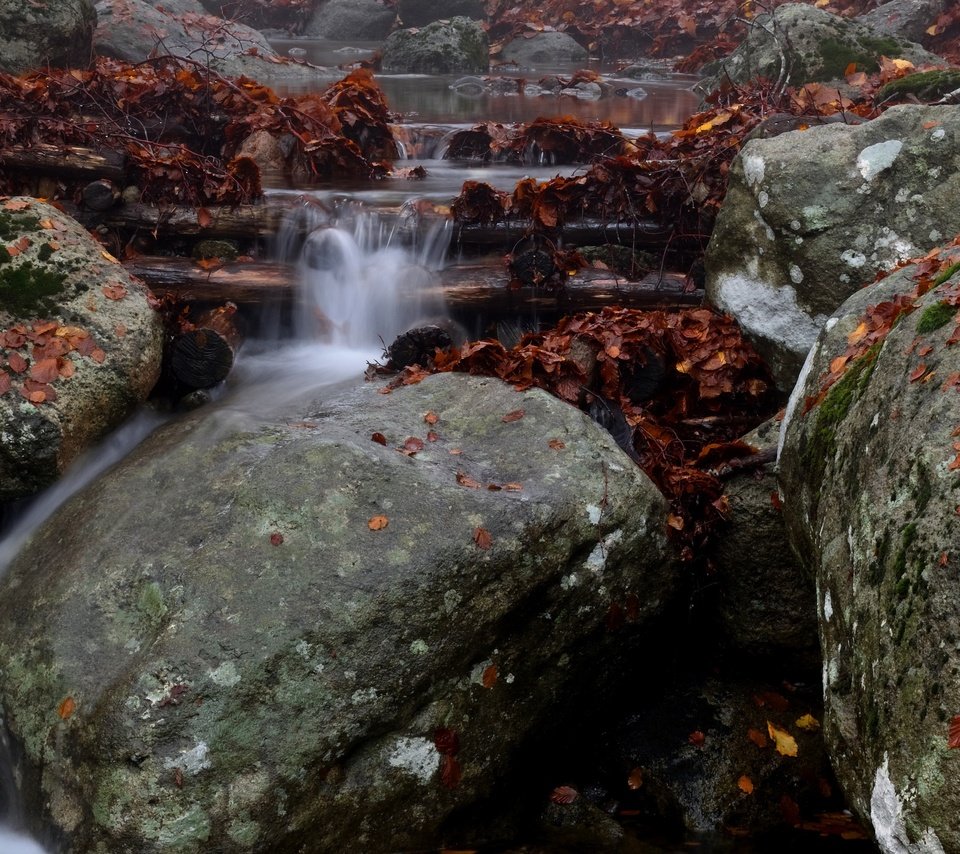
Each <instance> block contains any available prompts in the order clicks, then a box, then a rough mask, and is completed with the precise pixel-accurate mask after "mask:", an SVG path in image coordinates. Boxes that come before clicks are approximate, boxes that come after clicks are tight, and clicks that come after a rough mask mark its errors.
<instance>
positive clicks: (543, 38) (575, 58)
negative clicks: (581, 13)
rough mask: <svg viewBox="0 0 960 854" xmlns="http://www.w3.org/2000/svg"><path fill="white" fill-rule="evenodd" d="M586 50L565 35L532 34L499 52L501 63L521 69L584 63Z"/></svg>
mask: <svg viewBox="0 0 960 854" xmlns="http://www.w3.org/2000/svg"><path fill="white" fill-rule="evenodd" d="M588 58H589V54H588V53H587V50H586V48H584V47H581V46H580V44H579V43H578V42H577V41H576V40H575V39H574V38H573V36H570V35H568V34H567V33H534V34H533V35H532V36H530V37H529V38H524V37H520V38H515V39H511V40H510V41H508V42H507V43H506V44H505V45H504V46H503V50H501V51H500V59H501V61H503V62H514V63H516V64H517V65H519V66H521V67H522V68H536V67H545V66H553V65H567V64H569V63H571V62H586V61H587V59H588Z"/></svg>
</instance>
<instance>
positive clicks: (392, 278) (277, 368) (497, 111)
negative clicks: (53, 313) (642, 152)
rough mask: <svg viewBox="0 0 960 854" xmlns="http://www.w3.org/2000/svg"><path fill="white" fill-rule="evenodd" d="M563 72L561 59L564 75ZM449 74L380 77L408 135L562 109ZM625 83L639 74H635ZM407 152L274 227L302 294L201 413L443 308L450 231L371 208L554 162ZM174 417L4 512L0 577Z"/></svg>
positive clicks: (376, 341)
mask: <svg viewBox="0 0 960 854" xmlns="http://www.w3.org/2000/svg"><path fill="white" fill-rule="evenodd" d="M297 44H301V45H302V44H303V43H297ZM334 49H337V48H334ZM340 61H343V60H342V58H341V59H340ZM572 70H573V69H565V71H566V72H567V73H569V72H570V71H572ZM452 82H455V81H453V80H451V79H447V78H422V77H394V78H386V80H385V82H384V88H385V89H386V91H387V97H388V102H389V103H390V104H391V106H392V107H393V108H394V109H398V110H399V111H400V112H402V113H404V116H405V122H406V128H407V132H408V137H411V138H414V137H416V138H421V139H422V138H430V139H433V140H442V138H443V135H444V134H448V133H449V132H450V131H451V130H455V129H457V128H460V127H468V126H471V125H472V124H474V123H475V122H477V121H481V120H485V119H493V120H500V121H520V120H522V121H528V120H530V119H532V118H534V117H535V116H536V115H550V114H556V113H557V107H558V104H557V103H556V99H545V98H537V97H534V96H530V97H527V98H525V99H524V98H520V97H518V96H516V95H515V96H513V97H510V96H496V97H494V96H489V97H488V96H484V97H483V98H478V97H477V96H470V97H465V96H464V95H463V94H461V93H458V92H457V90H456V89H451V88H450V87H451V83H452ZM631 85H639V84H636V81H634V82H633V84H631ZM688 85H689V82H684V81H680V82H677V81H670V82H667V83H665V84H663V85H662V86H659V87H658V86H657V85H656V84H654V85H653V86H650V84H644V86H645V87H649V88H651V89H653V90H656V92H657V93H658V95H657V97H656V98H653V99H649V98H647V97H644V98H639V97H633V98H621V99H619V100H618V101H617V103H616V104H615V105H614V106H615V107H616V109H617V110H619V111H621V114H618V115H620V122H621V123H623V124H628V125H629V126H632V127H634V128H635V129H636V130H635V132H636V133H639V132H642V131H645V130H648V129H650V128H657V127H659V128H665V127H669V126H676V125H677V124H679V122H680V121H682V120H683V119H684V118H685V117H686V116H687V115H689V114H690V113H691V112H692V111H693V102H694V99H693V97H692V95H691V94H690V93H689V92H688V91H687V87H688ZM657 103H659V104H660V105H661V106H662V107H663V110H662V112H663V113H664V114H663V115H660V117H659V118H656V117H654V116H653V113H651V108H653V107H655V105H656V104H657ZM562 108H563V110H564V111H565V112H567V113H574V114H579V115H580V116H581V117H590V118H611V119H612V118H613V116H611V115H609V113H610V109H611V107H610V105H604V106H603V108H600V107H597V106H596V104H594V105H593V106H590V105H588V104H582V103H579V102H577V99H566V101H565V103H564V104H563V105H562ZM653 112H654V113H655V112H656V110H655V109H654V110H653ZM425 128H430V130H429V131H427V130H425ZM408 153H412V154H413V155H414V156H415V157H416V160H415V161H411V162H417V163H420V164H422V165H424V166H425V168H426V169H427V173H428V176H429V177H428V178H427V180H426V181H425V182H417V183H416V184H415V185H413V184H411V182H409V181H402V180H388V181H385V182H382V183H380V184H377V185H367V186H363V185H354V186H350V187H346V188H344V187H325V188H311V189H310V192H309V196H310V202H309V203H308V204H304V205H303V206H301V207H299V208H296V209H295V210H294V213H293V214H292V216H291V220H290V222H289V223H288V227H287V228H285V230H284V231H283V232H282V233H281V234H279V235H278V236H277V239H276V247H277V250H276V252H277V255H278V256H279V257H280V260H291V259H292V258H293V257H296V258H297V259H298V260H297V263H298V266H299V270H300V283H301V290H300V300H299V304H298V306H297V309H296V311H295V312H294V315H293V317H292V318H274V319H273V321H272V322H271V321H270V320H269V319H264V318H261V319H260V327H259V328H260V331H259V335H258V337H257V338H256V339H254V340H250V341H248V342H247V343H246V344H245V345H244V347H243V349H242V350H241V352H240V354H239V356H238V359H237V363H236V365H235V366H234V370H233V372H232V373H231V376H230V378H229V380H228V382H227V388H226V389H224V390H222V391H221V392H220V393H219V397H220V399H219V400H218V401H217V402H216V403H215V404H213V405H212V406H211V409H210V411H211V415H210V418H211V419H219V422H220V424H221V426H222V427H223V429H228V428H232V427H236V426H237V425H238V423H240V422H241V421H242V422H247V421H249V420H251V419H253V420H257V419H260V418H267V417H269V415H270V414H271V413H273V412H276V411H278V410H279V409H282V408H283V407H285V406H287V405H289V404H290V403H291V402H292V401H294V400H296V399H298V398H302V397H304V396H306V395H314V396H316V395H318V394H322V393H324V390H327V391H329V389H331V388H332V387H336V386H339V385H341V384H343V383H345V382H356V381H358V380H359V378H360V377H361V375H362V373H363V371H364V369H365V368H366V366H367V363H368V362H371V361H374V360H377V359H379V358H380V357H381V356H382V353H383V349H384V347H385V345H387V344H389V343H390V342H391V341H392V340H393V338H394V337H395V336H396V335H397V334H399V333H400V332H402V331H404V330H406V329H408V328H410V327H412V326H415V325H418V324H420V323H422V322H435V321H437V320H438V319H442V318H443V317H444V316H445V310H444V306H443V304H442V302H439V301H438V299H439V298H438V297H432V298H430V299H425V298H424V296H423V293H424V285H425V284H427V283H429V282H430V281H432V278H433V276H434V274H435V271H436V270H437V269H439V268H440V267H441V266H442V265H443V264H444V263H445V258H446V256H447V252H448V244H449V241H450V233H449V231H448V230H446V229H445V228H443V227H438V228H435V229H433V230H432V231H428V232H426V233H423V234H418V235H417V237H416V239H415V240H414V242H413V245H410V243H409V240H405V241H400V240H399V239H398V235H397V232H396V222H397V220H396V218H394V219H392V220H388V219H384V218H382V217H380V216H379V215H378V214H377V213H376V211H375V210H373V209H375V208H377V207H382V206H385V205H400V204H402V203H405V202H407V201H408V200H409V199H410V198H411V197H412V196H419V197H424V196H426V197H429V198H433V199H435V200H437V201H440V202H443V203H449V201H450V200H451V198H452V197H453V196H454V195H456V193H457V192H459V189H460V186H461V185H462V182H463V181H464V180H467V179H470V178H476V179H479V180H487V181H490V182H491V183H494V184H496V185H498V186H501V187H503V188H504V189H506V188H510V187H512V186H513V185H514V184H515V183H516V181H517V180H519V179H520V178H522V177H524V176H525V175H531V176H532V177H536V178H538V179H541V180H543V179H549V178H552V177H554V176H555V175H557V174H558V173H560V172H561V171H562V170H560V169H558V168H556V167H553V166H551V165H550V164H549V163H542V164H539V165H534V166H525V167H504V166H491V167H484V168H481V167H475V166H465V165H464V164H457V163H451V162H449V161H445V160H443V159H442V153H443V152H442V146H439V147H438V146H437V145H434V146H433V147H432V148H430V150H427V151H425V156H418V152H417V151H412V150H411V152H408ZM419 154H421V155H422V154H424V152H422V151H420V152H419ZM574 168H575V167H567V169H566V170H565V171H566V172H567V173H569V172H571V171H573V169H574ZM414 189H415V190H416V192H414ZM272 192H275V193H287V192H297V193H298V194H302V193H303V188H296V189H295V190H290V189H289V188H286V187H283V186H277V187H275V188H273V190H272ZM305 226H306V227H305ZM304 231H305V232H306V233H307V235H308V236H307V237H306V239H305V240H304V239H302V238H300V237H296V236H295V235H299V234H302V233H304ZM170 417H171V416H170V415H163V414H159V413H157V412H154V411H152V410H150V409H144V410H143V411H141V412H140V413H138V414H137V415H135V416H134V417H133V418H132V419H131V420H130V421H128V422H127V423H126V424H125V425H123V426H122V427H120V428H119V429H118V430H117V431H115V433H114V434H113V435H111V436H110V437H109V438H108V439H107V440H106V441H105V442H103V443H102V444H101V445H100V446H99V447H98V448H96V449H93V450H91V451H90V452H89V453H88V454H87V455H85V456H84V458H83V459H81V460H79V461H78V462H77V463H76V464H75V465H74V466H73V467H72V468H71V470H70V471H69V472H68V473H67V474H66V475H65V476H64V477H63V478H62V479H61V480H60V481H59V482H58V483H57V484H56V485H54V486H53V487H52V488H51V489H49V490H48V491H47V492H45V493H44V494H42V495H40V496H38V497H37V498H36V499H34V500H33V501H32V502H30V503H29V505H27V506H25V507H22V508H15V509H13V510H12V511H10V512H8V513H7V514H6V518H5V519H4V520H3V521H4V526H3V537H2V539H0V576H2V574H3V573H4V572H5V571H6V569H7V567H8V566H9V564H10V563H11V561H12V560H14V558H15V557H16V555H17V553H18V552H19V550H20V549H21V547H22V546H23V545H24V544H25V542H26V541H27V540H28V539H29V537H30V535H31V533H32V532H33V531H34V530H35V529H36V528H37V527H38V526H39V525H40V524H42V523H43V522H44V521H45V520H46V519H47V518H48V517H49V516H50V515H51V514H52V513H53V512H54V511H55V510H56V509H57V508H58V507H59V506H60V505H61V504H63V503H64V502H65V501H67V500H68V499H69V498H70V497H71V496H72V495H74V494H75V493H76V492H77V491H78V490H80V489H82V488H83V487H84V486H86V485H87V484H88V483H90V482H91V481H92V480H93V479H94V478H96V477H97V476H99V475H100V474H101V473H102V472H104V471H105V470H106V469H108V468H109V467H110V466H112V465H113V464H114V463H116V462H117V461H119V460H120V459H122V458H123V457H124V456H125V455H126V454H128V453H129V452H130V451H131V450H132V449H133V448H135V447H136V446H137V445H138V444H139V443H140V442H141V441H143V439H145V438H146V437H147V436H148V435H149V434H150V433H151V432H152V431H153V430H154V429H156V428H157V427H158V426H159V425H160V424H162V423H164V422H165V421H167V420H169V418H170ZM16 803H17V797H16V792H15V788H14V786H13V781H12V774H11V773H10V768H9V767H0V807H6V821H7V827H6V828H0V854H42V852H43V848H42V847H41V846H40V845H38V844H37V843H36V842H34V841H33V840H31V839H30V838H28V837H26V836H23V835H22V834H20V833H18V832H17V831H16V828H18V827H20V826H21V822H20V813H19V811H18V810H17V807H16Z"/></svg>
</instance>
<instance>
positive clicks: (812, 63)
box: [697, 3, 943, 95]
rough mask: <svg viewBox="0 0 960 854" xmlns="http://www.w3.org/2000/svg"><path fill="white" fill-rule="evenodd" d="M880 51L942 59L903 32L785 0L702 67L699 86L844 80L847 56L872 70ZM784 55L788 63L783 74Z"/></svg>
mask: <svg viewBox="0 0 960 854" xmlns="http://www.w3.org/2000/svg"><path fill="white" fill-rule="evenodd" d="M881 56H886V57H888V58H889V59H894V58H902V59H908V60H910V61H911V62H912V63H914V65H918V66H919V65H922V64H924V63H932V64H937V63H942V62H943V60H942V59H941V58H940V57H938V56H935V55H934V54H932V53H929V52H928V51H926V50H924V49H923V48H922V47H920V45H918V44H914V43H913V42H909V41H907V40H906V39H905V38H903V37H902V36H894V35H888V34H885V33H878V32H875V31H874V30H872V29H870V28H869V27H867V26H865V25H864V24H862V23H858V22H856V21H852V20H848V19H846V18H841V17H839V16H838V15H834V14H832V13H830V12H827V11H824V10H823V9H818V8H816V7H815V6H808V5H804V4H802V3H788V4H786V5H784V6H778V7H777V8H776V9H775V10H774V11H773V13H772V14H764V15H758V16H757V17H756V18H755V19H754V21H753V24H752V26H750V27H749V28H748V29H747V36H746V38H745V39H744V40H743V42H741V44H740V46H739V47H738V48H737V49H736V50H735V51H734V52H733V53H732V54H730V56H728V57H725V58H724V59H722V60H720V61H719V62H717V63H716V64H715V65H711V66H707V68H705V69H704V73H706V74H707V75H709V76H708V77H707V78H706V79H705V80H704V81H703V82H702V83H700V84H699V85H698V86H697V89H698V90H699V91H701V92H703V94H704V95H709V94H710V93H711V92H713V91H714V90H715V89H717V88H718V87H719V86H720V85H721V84H722V83H723V82H724V81H725V80H729V81H730V82H732V83H734V84H742V83H746V82H748V81H749V80H752V79H754V78H755V77H766V78H768V79H770V80H773V81H777V80H781V81H782V84H783V85H784V86H786V85H790V86H800V85H802V84H804V83H812V82H814V81H822V80H842V79H843V76H844V71H845V70H846V68H847V66H848V65H849V64H850V63H851V62H852V63H855V64H856V66H857V69H858V70H859V71H866V72H867V73H870V72H871V71H876V70H877V69H878V68H879V67H880V64H879V63H880V57H881ZM784 59H785V60H786V65H787V68H786V71H785V72H783V76H782V77H781V72H782V71H783V64H784V62H783V61H784Z"/></svg>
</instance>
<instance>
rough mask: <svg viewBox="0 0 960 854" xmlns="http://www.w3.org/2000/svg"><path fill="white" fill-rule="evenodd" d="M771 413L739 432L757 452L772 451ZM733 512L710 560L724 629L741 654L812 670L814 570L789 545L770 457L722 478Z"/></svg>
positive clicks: (815, 654)
mask: <svg viewBox="0 0 960 854" xmlns="http://www.w3.org/2000/svg"><path fill="white" fill-rule="evenodd" d="M779 426H780V425H779V423H778V422H777V421H776V420H775V419H771V420H770V421H767V422H764V424H762V425H761V426H760V427H758V428H757V429H756V430H753V431H751V432H750V433H748V434H747V435H746V436H744V437H743V441H744V442H746V444H748V445H750V446H751V447H753V448H756V449H757V451H758V452H759V453H775V452H776V448H777V440H778V437H779V435H780V430H779ZM724 494H725V495H726V496H727V499H728V501H729V502H730V509H731V519H730V523H729V525H727V527H726V528H725V529H724V530H723V531H722V532H721V534H720V540H719V542H718V543H717V547H716V552H715V556H714V559H715V562H716V565H717V579H718V581H719V584H720V607H719V612H720V619H721V623H722V625H723V628H724V635H725V637H726V638H727V640H728V641H729V642H730V643H731V645H732V647H733V649H734V650H736V652H737V653H738V654H739V655H745V656H749V657H753V658H762V659H766V660H774V661H776V662H777V663H778V664H780V665H791V666H794V667H798V668H800V669H801V670H808V671H809V670H812V671H814V672H816V671H817V669H818V667H819V664H820V643H819V640H818V637H817V609H816V595H815V592H814V584H813V577H812V575H811V574H809V573H806V572H805V571H804V569H803V567H802V566H801V565H800V563H799V562H798V561H797V559H796V557H795V556H794V554H793V552H792V551H791V549H790V544H789V541H788V539H787V529H786V525H785V524H784V521H783V513H782V511H781V509H780V499H779V494H778V487H777V474H776V465H775V463H773V462H771V463H768V464H766V465H763V466H760V467H759V468H756V469H751V470H748V471H744V472H741V473H739V474H736V475H734V476H733V477H731V478H729V479H728V480H727V481H726V484H725V489H724Z"/></svg>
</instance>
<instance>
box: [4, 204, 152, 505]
mask: <svg viewBox="0 0 960 854" xmlns="http://www.w3.org/2000/svg"><path fill="white" fill-rule="evenodd" d="M162 335H163V330H162V326H161V323H160V320H159V317H158V315H157V313H156V312H155V311H154V310H153V308H151V307H150V305H149V304H148V302H147V290H146V288H145V287H144V286H143V285H142V284H141V283H140V282H139V281H137V280H136V279H133V278H131V277H130V276H129V275H128V274H127V272H126V271H125V270H124V269H123V267H122V266H121V265H120V263H119V262H118V261H117V260H116V259H115V258H113V257H111V256H110V255H108V254H107V253H106V252H104V251H103V250H102V247H101V246H100V244H98V243H96V242H95V241H94V240H93V239H92V238H91V237H90V235H89V234H88V233H87V231H86V230H85V229H84V228H83V227H81V226H80V225H79V224H78V223H77V222H75V221H74V220H72V219H71V218H70V217H68V216H66V215H64V214H63V213H61V212H60V211H59V210H57V209H56V208H54V207H52V206H51V205H48V204H45V203H43V202H39V201H36V200H35V199H27V198H20V197H15V198H12V199H6V200H2V201H0V365H2V367H0V433H2V436H3V440H2V442H0V500H3V501H10V500H12V499H16V498H22V497H24V496H27V495H32V494H34V493H36V492H38V491H39V490H41V489H43V488H44V487H46V486H49V485H50V484H51V483H52V482H53V481H54V480H56V479H57V477H59V475H60V474H61V473H62V471H63V470H64V468H66V466H68V465H69V464H70V463H71V462H72V461H73V460H74V459H76V457H77V456H78V455H79V454H81V453H82V452H83V451H85V450H87V449H88V448H90V447H91V446H92V445H93V444H95V443H96V442H97V441H98V440H99V439H100V438H102V437H103V436H104V435H105V434H106V433H107V432H108V431H110V430H112V429H113V428H114V427H116V426H117V425H118V424H119V423H120V422H121V421H123V420H124V419H125V418H126V417H127V416H128V415H130V413H131V412H132V411H133V410H134V409H135V408H136V407H137V406H138V405H139V404H140V403H142V402H143V400H144V399H145V398H146V396H147V394H148V393H149V392H150V390H151V388H153V385H154V383H155V382H156V380H157V377H158V375H159V373H160V359H161V350H162Z"/></svg>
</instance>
